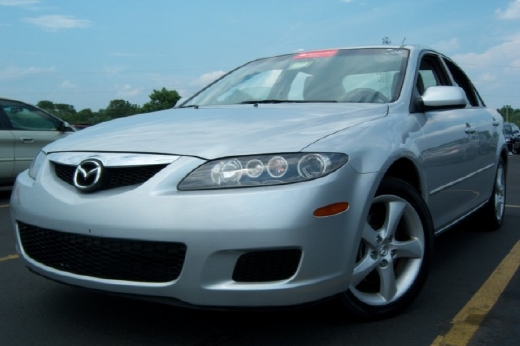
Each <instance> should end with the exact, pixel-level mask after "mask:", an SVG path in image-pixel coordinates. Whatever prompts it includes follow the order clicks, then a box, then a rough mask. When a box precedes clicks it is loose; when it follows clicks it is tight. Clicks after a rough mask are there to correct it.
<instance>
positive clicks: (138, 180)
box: [54, 162, 167, 190]
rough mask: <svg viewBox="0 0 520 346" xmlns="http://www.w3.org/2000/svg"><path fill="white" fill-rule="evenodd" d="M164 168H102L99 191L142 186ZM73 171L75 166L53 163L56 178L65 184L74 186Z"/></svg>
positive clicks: (152, 166)
mask: <svg viewBox="0 0 520 346" xmlns="http://www.w3.org/2000/svg"><path fill="white" fill-rule="evenodd" d="M166 166H167V165H147V166H129V167H104V169H103V174H106V179H105V182H104V183H103V187H102V188H101V190H108V189H114V188H116V187H123V186H130V185H137V184H142V183H144V182H146V181H147V180H148V179H150V178H151V177H153V176H154V175H155V174H156V173H158V172H159V171H160V170H162V169H163V168H164V167H166ZM75 170H76V166H70V165H64V164H61V163H56V162H54V171H55V172H56V176H57V177H58V178H60V179H61V180H63V181H64V182H66V183H67V184H70V185H74V171H75Z"/></svg>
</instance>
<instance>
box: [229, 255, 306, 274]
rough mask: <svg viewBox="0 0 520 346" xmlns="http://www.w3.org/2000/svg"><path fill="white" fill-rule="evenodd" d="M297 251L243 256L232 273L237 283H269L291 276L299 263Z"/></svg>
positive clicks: (299, 256)
mask: <svg viewBox="0 0 520 346" xmlns="http://www.w3.org/2000/svg"><path fill="white" fill-rule="evenodd" d="M300 258H301V251H300V250H297V249H286V250H269V251H256V252H248V253H246V254H243V255H242V256H240V258H239V259H238V261H237V263H236V266H235V270H234V272H233V280H234V281H237V282H269V281H278V280H286V279H288V278H290V277H291V276H293V275H294V274H295V273H296V269H298V264H299V263H300Z"/></svg>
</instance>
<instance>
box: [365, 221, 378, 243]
mask: <svg viewBox="0 0 520 346" xmlns="http://www.w3.org/2000/svg"><path fill="white" fill-rule="evenodd" d="M379 233H380V231H377V230H375V229H373V228H372V226H370V225H369V224H368V223H365V228H364V229H363V234H362V235H361V237H362V238H363V240H364V241H365V243H367V244H368V245H369V246H370V248H373V249H375V248H377V246H378V241H377V239H378V236H379Z"/></svg>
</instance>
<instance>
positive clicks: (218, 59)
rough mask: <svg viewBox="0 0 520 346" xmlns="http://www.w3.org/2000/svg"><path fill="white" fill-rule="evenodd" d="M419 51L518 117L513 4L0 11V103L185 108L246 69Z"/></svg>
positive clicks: (355, 1)
mask: <svg viewBox="0 0 520 346" xmlns="http://www.w3.org/2000/svg"><path fill="white" fill-rule="evenodd" d="M385 37H387V38H388V39H389V40H390V41H391V42H392V44H399V45H400V44H401V43H403V42H405V43H407V44H421V45H426V46H429V47H431V48H434V49H436V50H438V51H440V52H441V53H444V54H446V55H447V56H449V57H450V58H452V59H453V60H454V61H455V62H456V63H457V64H458V65H459V66H461V67H462V68H463V69H464V70H465V71H466V73H467V74H468V76H469V77H470V78H471V79H472V80H473V82H474V84H475V85H476V87H477V89H478V90H479V92H480V94H481V96H482V97H483V99H484V101H485V102H486V104H487V105H488V106H490V107H493V108H501V107H502V106H504V105H511V106H512V107H513V108H520V0H421V1H417V0H395V1H388V0H262V1H245V0H218V1H216V0H214V1H210V0H146V1H137V0H126V1H123V0H117V1H116V0H103V1H99V0H90V1H71V0H0V97H7V98H13V99H17V100H22V101H25V102H29V103H32V104H36V103H38V101H42V100H48V101H52V102H54V103H65V104H69V105H72V106H74V108H75V109H76V110H77V111H80V110H82V109H86V108H90V109H91V110H93V111H98V110H99V109H103V108H107V106H108V105H109V103H110V101H111V100H115V99H118V100H120V99H122V100H125V101H129V102H130V103H132V104H136V105H140V106H141V105H143V104H144V103H146V102H148V101H149V100H150V98H149V95H150V94H151V93H152V92H153V90H160V89H162V88H166V89H168V90H176V91H177V92H178V93H179V94H180V95H181V96H183V97H187V96H190V95H192V94H193V93H194V92H195V91H197V90H198V89H200V88H201V87H203V86H204V85H206V84H207V83H208V82H210V81H212V80H213V79H215V78H217V77H218V76H220V75H222V74H223V73H225V72H227V71H229V70H231V69H233V68H235V67H237V66H239V65H241V64H243V63H245V62H247V61H250V60H253V59H256V58H260V57H266V56H272V55H278V54H285V53H291V52H297V51H302V50H305V51H309V50H316V49H327V48H340V47H350V46H366V45H379V44H381V43H382V41H383V38H385Z"/></svg>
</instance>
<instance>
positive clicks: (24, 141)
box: [20, 137, 34, 143]
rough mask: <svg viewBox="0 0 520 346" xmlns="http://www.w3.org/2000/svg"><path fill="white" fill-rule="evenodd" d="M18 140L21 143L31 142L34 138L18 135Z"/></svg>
mask: <svg viewBox="0 0 520 346" xmlns="http://www.w3.org/2000/svg"><path fill="white" fill-rule="evenodd" d="M20 142H22V143H32V142H34V138H30V137H20Z"/></svg>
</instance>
